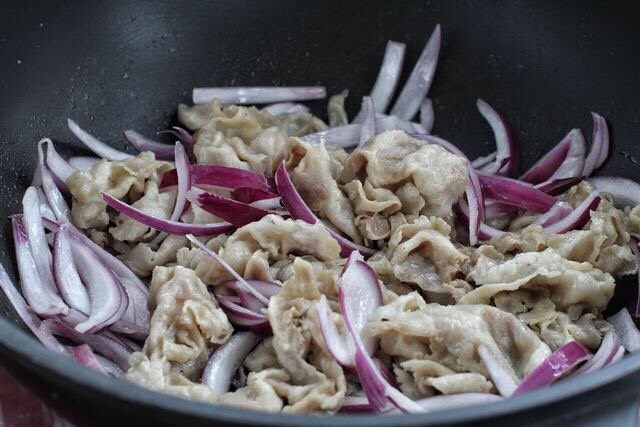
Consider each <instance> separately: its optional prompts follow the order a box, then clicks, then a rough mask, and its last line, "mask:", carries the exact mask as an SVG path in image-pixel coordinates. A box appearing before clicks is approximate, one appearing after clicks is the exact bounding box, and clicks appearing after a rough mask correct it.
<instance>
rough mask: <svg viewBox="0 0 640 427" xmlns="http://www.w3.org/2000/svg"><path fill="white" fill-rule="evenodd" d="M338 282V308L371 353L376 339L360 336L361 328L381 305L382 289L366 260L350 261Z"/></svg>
mask: <svg viewBox="0 0 640 427" xmlns="http://www.w3.org/2000/svg"><path fill="white" fill-rule="evenodd" d="M340 284H341V287H340V309H341V311H342V313H343V315H346V316H348V318H349V321H350V323H351V330H352V331H353V333H358V334H359V335H360V340H361V342H362V344H363V346H364V348H365V349H366V350H367V352H368V353H369V354H372V353H373V351H374V348H375V346H376V345H377V340H376V339H375V338H374V337H370V336H362V330H363V329H364V326H365V325H366V323H367V319H368V318H369V315H370V314H371V313H372V312H373V311H374V310H375V309H376V308H378V307H379V306H380V305H382V291H381V290H380V285H379V284H378V278H377V276H376V273H375V271H373V269H372V268H371V267H370V266H369V265H368V264H367V263H366V262H364V261H359V260H356V261H352V262H351V263H350V264H348V266H347V267H346V268H345V270H344V272H343V273H342V276H341V278H340ZM347 284H348V285H347ZM345 312H346V314H345Z"/></svg>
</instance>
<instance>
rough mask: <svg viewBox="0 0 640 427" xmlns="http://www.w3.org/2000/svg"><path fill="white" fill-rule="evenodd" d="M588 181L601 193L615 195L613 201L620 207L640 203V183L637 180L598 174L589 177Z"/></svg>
mask: <svg viewBox="0 0 640 427" xmlns="http://www.w3.org/2000/svg"><path fill="white" fill-rule="evenodd" d="M587 182H588V183H589V184H591V185H593V186H594V187H596V188H597V189H598V191H600V192H601V193H608V194H610V195H611V196H613V203H614V204H615V205H616V207H618V208H622V209H624V207H626V206H637V205H639V204H640V184H638V183H637V182H635V181H632V180H630V179H627V178H619V177H615V176H598V177H595V178H589V180H588V181H587Z"/></svg>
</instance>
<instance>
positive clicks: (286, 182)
mask: <svg viewBox="0 0 640 427" xmlns="http://www.w3.org/2000/svg"><path fill="white" fill-rule="evenodd" d="M275 180H276V186H277V187H278V192H279V193H280V197H281V200H282V204H283V205H284V206H285V207H286V208H287V210H288V211H289V213H290V214H291V216H292V217H293V218H294V219H299V220H302V221H304V222H306V223H308V224H315V223H317V222H319V221H320V220H319V219H318V217H317V216H315V214H314V213H313V212H312V211H311V209H309V206H307V204H306V203H305V202H304V200H303V199H302V196H300V194H299V193H298V190H296V187H295V186H294V185H293V181H291V177H290V176H289V174H288V173H287V169H286V167H285V164H284V161H283V162H282V163H280V166H279V167H278V170H277V171H276V175H275ZM327 231H328V232H329V234H331V236H332V237H333V238H334V239H336V241H337V242H338V244H339V245H340V247H341V248H342V251H341V252H340V254H341V255H342V256H343V257H346V256H348V255H349V254H350V253H351V252H353V251H358V252H360V253H361V254H362V255H364V256H371V255H373V254H374V253H375V251H374V250H373V249H370V248H367V247H365V246H361V245H358V244H356V243H353V242H352V241H350V240H348V239H346V238H344V237H342V236H341V235H340V234H338V233H337V232H336V231H334V230H332V229H330V228H328V227H327Z"/></svg>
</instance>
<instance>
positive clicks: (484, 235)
mask: <svg viewBox="0 0 640 427" xmlns="http://www.w3.org/2000/svg"><path fill="white" fill-rule="evenodd" d="M454 210H455V211H456V214H457V215H458V216H459V217H460V219H462V220H463V221H464V222H466V223H469V205H467V202H465V201H464V200H461V201H460V202H458V203H457V204H456V205H454ZM503 234H505V232H504V231H502V230H498V229H497V228H493V227H491V226H488V225H487V224H485V223H484V222H482V221H481V222H480V226H479V227H478V236H477V238H478V239H480V240H491V239H493V238H495V237H500V236H502V235H503Z"/></svg>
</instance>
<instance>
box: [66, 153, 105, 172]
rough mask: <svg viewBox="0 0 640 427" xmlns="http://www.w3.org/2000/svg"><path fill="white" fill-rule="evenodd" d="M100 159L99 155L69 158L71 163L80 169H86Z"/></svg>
mask: <svg viewBox="0 0 640 427" xmlns="http://www.w3.org/2000/svg"><path fill="white" fill-rule="evenodd" d="M98 160H100V159H99V158H97V157H85V156H77V157H71V158H69V164H70V165H71V166H72V167H74V168H76V169H78V170H80V171H86V170H89V168H90V167H91V166H93V164H94V163H95V162H97V161H98Z"/></svg>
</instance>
